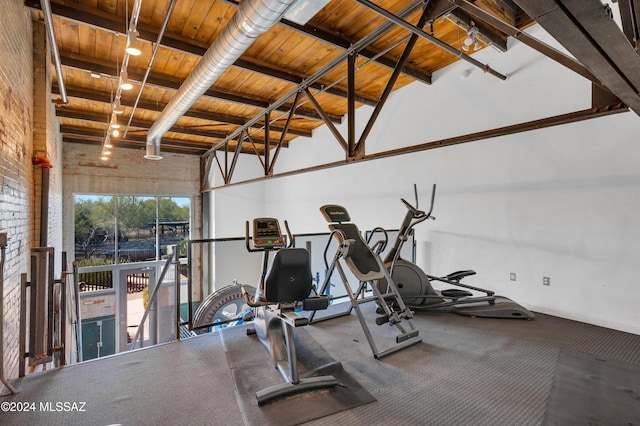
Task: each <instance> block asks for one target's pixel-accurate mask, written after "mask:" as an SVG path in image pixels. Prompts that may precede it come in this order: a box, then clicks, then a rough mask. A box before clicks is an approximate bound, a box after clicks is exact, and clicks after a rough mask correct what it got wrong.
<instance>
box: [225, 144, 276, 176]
mask: <svg viewBox="0 0 640 426" xmlns="http://www.w3.org/2000/svg"><path fill="white" fill-rule="evenodd" d="M245 134H246V132H245ZM268 135H269V133H268V132H267V133H266V134H265V136H268ZM242 140H243V138H240V139H238V143H237V144H236V149H235V150H234V151H233V158H232V159H231V167H230V168H229V171H228V172H227V178H226V180H225V183H226V184H229V183H230V182H231V178H232V177H233V172H234V171H235V169H236V164H238V157H240V152H241V151H242ZM265 147H266V148H267V149H268V147H269V145H267V144H265Z"/></svg>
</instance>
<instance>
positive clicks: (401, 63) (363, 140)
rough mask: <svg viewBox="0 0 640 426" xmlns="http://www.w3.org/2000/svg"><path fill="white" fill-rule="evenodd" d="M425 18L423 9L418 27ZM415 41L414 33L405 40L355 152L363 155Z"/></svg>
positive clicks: (426, 15) (422, 24)
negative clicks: (368, 138)
mask: <svg viewBox="0 0 640 426" xmlns="http://www.w3.org/2000/svg"><path fill="white" fill-rule="evenodd" d="M427 19H428V11H427V9H425V11H424V12H423V13H422V16H421V17H420V19H419V20H418V28H422V27H424V25H425V24H426V23H427ZM417 41H418V36H417V35H416V34H411V38H409V41H408V42H407V45H406V46H405V48H404V51H403V52H402V56H400V59H399V60H398V64H397V65H396V68H395V69H394V70H393V73H392V74H391V77H390V78H389V81H388V82H387V85H386V86H385V88H384V91H383V92H382V95H381V96H380V100H379V101H378V105H376V107H375V109H374V110H373V112H372V113H371V117H369V121H368V122H367V124H366V126H365V128H364V129H363V130H362V134H361V135H360V140H358V144H357V145H356V147H355V152H356V153H358V154H361V155H364V153H365V143H366V140H367V137H368V136H369V133H370V132H371V129H372V128H373V125H374V124H375V122H376V121H377V119H378V116H379V115H380V111H382V108H383V107H384V105H385V103H386V102H387V99H388V98H389V95H390V94H391V91H392V90H393V86H394V85H395V84H396V81H398V77H399V76H400V70H401V69H402V67H404V64H405V63H406V62H407V61H408V60H409V55H410V54H411V51H412V50H413V47H414V46H415V45H416V42H417Z"/></svg>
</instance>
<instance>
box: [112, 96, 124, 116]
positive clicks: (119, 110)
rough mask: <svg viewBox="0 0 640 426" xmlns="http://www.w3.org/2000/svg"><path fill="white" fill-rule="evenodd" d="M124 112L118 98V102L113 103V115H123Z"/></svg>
mask: <svg viewBox="0 0 640 426" xmlns="http://www.w3.org/2000/svg"><path fill="white" fill-rule="evenodd" d="M123 112H124V108H122V105H121V103H120V98H116V101H115V102H114V103H113V113H114V114H122V113H123Z"/></svg>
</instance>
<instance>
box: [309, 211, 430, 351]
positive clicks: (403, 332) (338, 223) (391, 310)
mask: <svg viewBox="0 0 640 426" xmlns="http://www.w3.org/2000/svg"><path fill="white" fill-rule="evenodd" d="M320 211H321V212H322V214H323V215H324V217H325V219H327V221H328V222H330V225H329V229H331V235H330V237H329V242H328V243H327V248H325V262H326V252H327V249H328V247H329V243H330V242H331V239H332V238H334V237H335V238H336V239H337V240H338V243H339V246H338V249H337V250H336V253H335V255H334V258H333V261H332V262H331V265H328V264H327V265H326V266H327V274H326V276H325V280H324V282H323V284H322V286H321V287H320V290H319V294H321V295H324V294H326V292H327V290H328V287H329V285H330V284H329V280H330V279H331V276H332V274H333V272H334V271H335V270H337V271H338V274H339V275H340V278H341V280H342V282H343V284H344V287H345V290H346V292H347V296H348V297H349V300H350V302H351V304H350V305H349V308H348V309H347V310H346V311H344V312H340V313H336V314H333V315H328V316H324V317H322V318H315V313H316V312H315V311H313V312H312V313H311V316H310V317H309V321H310V322H312V323H313V322H318V321H324V320H327V319H331V318H336V317H338V316H343V315H349V314H351V312H352V311H353V310H355V312H356V314H357V317H358V321H360V325H361V326H362V330H363V331H364V334H365V337H366V339H367V342H368V343H369V346H370V347H371V351H372V352H373V356H374V357H375V358H382V357H383V356H386V355H389V354H392V353H394V352H397V351H399V350H401V349H404V348H406V347H407V346H411V345H414V344H416V343H419V342H421V341H422V337H420V332H419V330H418V329H416V328H415V327H414V326H413V324H412V323H411V318H412V317H413V312H411V310H410V309H409V308H407V307H406V306H405V304H404V302H403V301H402V298H401V297H400V295H399V292H398V289H397V288H396V287H395V285H394V284H393V281H392V279H391V277H390V276H389V273H388V272H387V270H386V269H385V268H384V265H383V263H382V260H381V259H380V256H378V255H376V254H375V253H374V252H373V251H372V250H371V248H370V247H369V246H368V245H367V244H366V243H365V242H364V240H363V238H362V235H361V233H360V231H359V230H358V227H357V226H356V225H355V224H353V223H344V222H346V221H350V220H351V219H350V217H349V213H348V212H347V210H346V209H345V208H344V207H341V206H337V205H326V206H323V207H321V208H320ZM343 262H344V264H345V265H346V266H347V267H348V268H349V270H350V271H351V273H352V274H353V275H354V276H355V277H356V279H358V280H359V284H358V287H357V289H356V290H355V291H354V290H353V288H352V287H351V284H350V283H349V282H348V280H347V277H346V274H345V271H344V269H343V267H342V263H343ZM326 263H328V262H326ZM379 280H385V282H386V283H389V285H387V286H385V290H384V291H380V287H379V286H378V285H377V282H378V281H379ZM369 289H370V291H371V292H372V293H373V295H372V296H367V295H366V294H367V290H369ZM368 302H375V303H376V304H377V305H378V306H379V309H380V310H381V311H380V312H379V314H380V316H379V317H378V318H376V320H375V322H376V325H379V326H380V325H383V324H388V325H389V326H395V327H396V328H397V330H398V332H399V333H398V334H397V335H396V336H395V342H394V343H393V344H392V345H388V344H387V346H388V347H387V348H386V349H379V348H378V343H377V342H376V338H375V337H374V335H373V334H372V333H371V331H370V329H369V325H368V324H367V321H366V319H365V317H364V314H363V312H362V310H361V308H360V305H362V304H364V303H368ZM378 340H379V339H378Z"/></svg>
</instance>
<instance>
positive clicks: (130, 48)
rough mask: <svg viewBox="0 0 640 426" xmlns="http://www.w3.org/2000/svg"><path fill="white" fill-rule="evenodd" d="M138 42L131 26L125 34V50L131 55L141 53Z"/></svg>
mask: <svg viewBox="0 0 640 426" xmlns="http://www.w3.org/2000/svg"><path fill="white" fill-rule="evenodd" d="M140 48H141V46H140V42H138V37H137V36H136V30H135V28H131V29H130V30H129V33H128V35H127V47H126V49H125V51H126V52H127V53H128V54H129V55H132V56H140V55H141V54H142V50H141V49H140Z"/></svg>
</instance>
